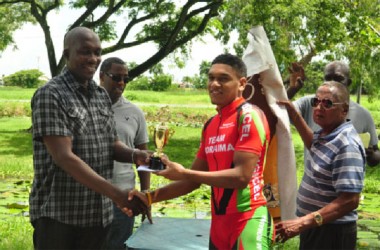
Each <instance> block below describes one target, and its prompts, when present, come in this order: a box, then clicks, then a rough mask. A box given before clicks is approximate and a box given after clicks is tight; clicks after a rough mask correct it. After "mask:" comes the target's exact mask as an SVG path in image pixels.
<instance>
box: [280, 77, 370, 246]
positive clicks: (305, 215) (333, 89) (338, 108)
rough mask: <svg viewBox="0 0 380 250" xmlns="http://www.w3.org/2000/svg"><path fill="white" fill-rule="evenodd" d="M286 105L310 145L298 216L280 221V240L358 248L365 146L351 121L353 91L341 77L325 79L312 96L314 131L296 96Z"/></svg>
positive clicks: (293, 120) (300, 132)
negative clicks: (297, 103)
mask: <svg viewBox="0 0 380 250" xmlns="http://www.w3.org/2000/svg"><path fill="white" fill-rule="evenodd" d="M278 103H279V104H280V105H285V107H286V109H287V110H288V113H289V117H290V119H291V120H292V122H293V124H294V125H295V127H296V128H297V130H298V132H299V134H300V135H301V138H302V140H303V142H304V144H305V147H306V148H307V150H308V151H309V155H308V158H307V160H306V165H305V171H304V176H303V178H302V181H301V184H300V187H299V189H298V195H297V212H296V214H297V216H298V218H296V219H293V220H288V221H282V222H279V223H278V224H276V235H277V240H278V241H280V242H285V241H286V240H288V239H290V238H292V237H294V236H297V235H300V249H355V248H356V236H357V228H356V221H357V219H358V215H357V212H356V208H357V206H358V205H359V200H360V193H361V191H362V189H363V185H364V170H365V150H364V148H363V145H362V143H361V140H360V137H359V135H358V133H357V132H356V130H355V128H354V126H353V124H352V122H351V121H347V120H346V117H347V113H348V111H349V92H348V90H347V88H346V87H345V86H344V85H342V84H340V83H338V82H335V81H329V82H325V83H324V84H322V85H321V86H320V87H319V88H318V90H317V92H316V95H315V96H314V97H313V98H312V99H311V101H310V104H311V106H312V107H313V119H314V122H315V123H316V124H318V125H319V126H320V127H321V129H319V130H317V131H315V132H313V131H312V129H311V128H310V127H309V126H308V125H307V124H306V122H305V120H304V119H303V118H302V117H301V115H300V114H299V113H298V111H297V109H296V108H295V106H294V105H293V104H292V103H291V102H290V101H278Z"/></svg>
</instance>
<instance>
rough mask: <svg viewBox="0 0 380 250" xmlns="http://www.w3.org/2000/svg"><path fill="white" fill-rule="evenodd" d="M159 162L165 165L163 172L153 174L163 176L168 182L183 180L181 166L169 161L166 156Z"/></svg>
mask: <svg viewBox="0 0 380 250" xmlns="http://www.w3.org/2000/svg"><path fill="white" fill-rule="evenodd" d="M161 161H162V162H163V163H164V164H165V165H166V168H165V169H164V170H161V171H158V172H155V174H157V175H160V176H163V177H165V178H167V179H169V180H172V181H176V180H182V179H184V175H183V173H184V170H186V169H185V168H184V167H183V166H182V165H181V164H179V163H177V162H173V161H170V160H169V159H168V157H167V156H162V157H161Z"/></svg>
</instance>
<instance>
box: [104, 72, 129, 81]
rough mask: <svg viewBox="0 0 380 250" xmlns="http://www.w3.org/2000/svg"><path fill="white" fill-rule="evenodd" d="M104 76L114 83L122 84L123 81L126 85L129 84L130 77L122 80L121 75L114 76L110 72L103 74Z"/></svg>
mask: <svg viewBox="0 0 380 250" xmlns="http://www.w3.org/2000/svg"><path fill="white" fill-rule="evenodd" d="M103 73H104V74H106V75H107V76H108V77H109V78H111V79H112V81H114V82H120V81H121V80H123V82H124V83H128V82H129V77H128V76H124V78H122V77H121V76H120V75H114V74H111V73H108V72H103Z"/></svg>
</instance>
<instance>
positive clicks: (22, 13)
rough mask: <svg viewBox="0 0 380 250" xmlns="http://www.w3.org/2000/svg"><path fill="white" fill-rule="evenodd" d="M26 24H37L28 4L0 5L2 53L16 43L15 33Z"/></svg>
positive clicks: (0, 44) (0, 45) (0, 47)
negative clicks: (14, 39) (27, 6)
mask: <svg viewBox="0 0 380 250" xmlns="http://www.w3.org/2000/svg"><path fill="white" fill-rule="evenodd" d="M26 22H35V21H34V19H33V18H32V16H31V15H30V14H29V12H28V9H27V8H26V4H24V3H17V4H13V5H9V6H1V5H0V51H3V50H4V49H5V48H6V47H8V46H9V45H12V44H13V43H14V41H13V32H14V31H16V30H17V29H19V28H21V26H22V25H23V24H24V23H26Z"/></svg>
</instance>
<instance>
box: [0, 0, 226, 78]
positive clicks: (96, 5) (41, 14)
mask: <svg viewBox="0 0 380 250" xmlns="http://www.w3.org/2000/svg"><path fill="white" fill-rule="evenodd" d="M222 3H223V1H222V0H210V1H204V0H198V1H197V0H188V1H171V0H108V1H103V0H76V1H74V0H73V1H68V3H65V2H64V1H62V0H48V1H46V0H27V1H25V0H2V1H1V2H0V9H1V11H4V8H11V7H13V6H15V5H21V4H23V5H24V6H23V9H25V10H29V13H28V14H29V15H27V16H31V17H33V18H34V20H35V22H37V23H38V24H39V25H40V27H41V28H42V30H43V33H44V36H45V45H46V51H47V54H48V59H49V66H50V72H51V75H52V76H55V75H57V74H58V73H59V72H60V71H61V69H62V68H63V67H64V64H65V61H64V58H63V57H61V58H56V56H55V55H56V53H55V47H54V43H53V40H52V37H51V34H50V26H49V23H48V19H47V16H48V14H49V12H51V11H59V9H60V8H61V7H62V6H64V5H68V6H69V7H70V8H73V9H79V10H81V11H82V13H81V15H80V16H79V17H78V18H77V19H76V20H73V22H72V24H71V25H70V26H69V27H67V30H70V29H72V28H74V27H77V26H85V27H88V28H90V29H93V30H94V31H95V32H96V33H97V34H98V35H99V37H100V39H101V40H102V41H109V42H111V45H109V46H108V47H105V48H103V52H102V53H103V54H107V53H111V52H114V51H117V50H120V49H125V48H131V47H133V46H138V45H141V44H144V43H154V44H155V45H156V47H157V51H156V52H155V53H154V54H152V55H151V56H150V57H149V58H148V59H147V60H146V61H144V62H142V63H141V64H139V65H137V66H136V67H134V68H132V69H131V70H130V72H129V75H130V77H131V78H134V77H136V76H138V75H140V74H142V73H144V72H145V71H147V70H148V69H149V68H151V67H152V66H154V65H155V64H157V63H159V62H160V61H161V60H162V59H164V58H165V57H166V56H168V55H169V54H170V53H172V52H173V51H175V50H179V51H182V52H184V53H185V54H186V53H187V52H188V51H189V47H187V46H186V45H187V44H188V42H191V40H192V39H194V38H195V37H197V36H199V35H200V36H202V35H204V34H206V33H210V32H212V26H213V25H212V21H211V19H212V18H213V17H216V16H218V9H219V7H220V6H221V5H222ZM121 22H124V23H125V25H124V27H123V29H122V30H116V29H115V27H116V23H117V24H118V25H120V23H121ZM136 30H137V31H138V32H136ZM8 34H11V33H8ZM8 44H9V42H8ZM0 49H1V48H0Z"/></svg>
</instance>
